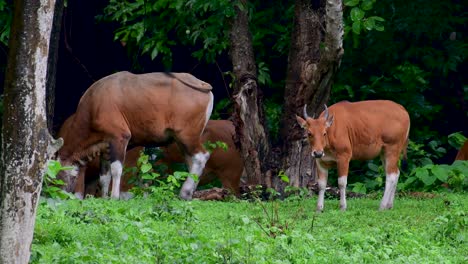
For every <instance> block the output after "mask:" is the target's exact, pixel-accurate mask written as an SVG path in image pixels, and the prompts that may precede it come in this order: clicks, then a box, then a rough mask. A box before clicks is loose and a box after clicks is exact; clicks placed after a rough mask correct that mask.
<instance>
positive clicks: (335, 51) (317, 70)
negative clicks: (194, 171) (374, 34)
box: [276, 0, 343, 189]
mask: <svg viewBox="0 0 468 264" xmlns="http://www.w3.org/2000/svg"><path fill="white" fill-rule="evenodd" d="M342 38H343V12H342V3H341V1H339V0H327V1H325V0H317V1H305V0H297V1H296V6H295V18H294V29H293V32H292V37H291V47H290V52H289V60H288V72H287V77H286V78H287V80H286V87H285V99H286V102H285V106H284V109H285V110H284V115H283V117H282V130H281V132H280V133H281V136H282V138H283V139H284V145H283V153H284V156H283V168H284V169H285V173H286V175H288V176H289V179H290V184H291V185H292V186H295V187H305V186H306V185H307V184H308V182H309V181H310V180H312V181H314V180H315V163H314V162H313V160H312V158H311V155H310V147H309V145H308V143H307V142H306V140H305V135H304V131H303V130H302V129H301V128H300V127H299V125H298V124H297V122H296V118H295V115H300V116H302V115H303V106H304V104H308V109H309V113H310V115H312V114H313V113H316V114H319V113H320V112H321V111H322V110H323V105H324V104H325V103H326V102H327V101H328V97H329V95H330V89H331V85H332V82H333V77H334V75H335V73H336V71H337V70H338V67H339V65H340V62H341V57H342V55H343V44H342ZM276 187H277V189H281V188H278V183H276Z"/></svg>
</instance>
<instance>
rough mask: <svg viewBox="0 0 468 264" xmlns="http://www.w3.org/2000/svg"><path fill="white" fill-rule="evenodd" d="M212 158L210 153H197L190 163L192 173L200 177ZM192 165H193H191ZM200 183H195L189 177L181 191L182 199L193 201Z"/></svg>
mask: <svg viewBox="0 0 468 264" xmlns="http://www.w3.org/2000/svg"><path fill="white" fill-rule="evenodd" d="M209 158H210V153H209V152H205V153H202V152H199V153H196V154H195V155H193V156H192V161H191V162H189V166H190V173H192V174H196V175H197V176H198V177H200V175H201V174H202V172H203V169H204V168H205V164H206V162H207V161H208V159H209ZM190 163H191V164H190ZM197 184H198V181H195V180H194V179H193V178H192V177H188V178H187V179H186V180H185V182H184V185H182V189H181V190H180V194H179V195H180V198H182V199H184V200H191V199H192V195H193V192H194V191H195V189H196V188H197Z"/></svg>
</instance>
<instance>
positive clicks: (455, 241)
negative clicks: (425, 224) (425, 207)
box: [434, 207, 468, 246]
mask: <svg viewBox="0 0 468 264" xmlns="http://www.w3.org/2000/svg"><path fill="white" fill-rule="evenodd" d="M434 223H435V224H436V226H437V231H436V236H435V239H436V240H437V241H439V243H441V244H445V243H449V244H451V245H454V246H458V245H463V244H464V243H466V242H467V241H466V235H467V232H466V228H467V227H468V215H467V213H466V211H463V209H462V208H460V207H455V208H454V209H453V210H452V211H450V212H447V213H445V214H443V215H441V216H439V217H437V218H436V219H435V220H434Z"/></svg>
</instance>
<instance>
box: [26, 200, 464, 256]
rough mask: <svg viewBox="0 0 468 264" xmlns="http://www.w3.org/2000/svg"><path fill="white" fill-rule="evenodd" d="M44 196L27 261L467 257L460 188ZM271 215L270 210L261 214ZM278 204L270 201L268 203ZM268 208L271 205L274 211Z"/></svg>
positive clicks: (462, 201)
mask: <svg viewBox="0 0 468 264" xmlns="http://www.w3.org/2000/svg"><path fill="white" fill-rule="evenodd" d="M379 202H380V200H378V199H370V198H362V199H349V200H348V211H346V212H341V211H339V209H338V208H339V204H338V201H337V200H326V201H325V211H324V213H322V214H315V212H314V210H315V205H316V199H306V200H300V201H299V200H291V201H279V202H264V203H262V204H260V203H259V202H247V201H232V202H207V201H205V202H202V201H192V202H184V201H179V200H177V199H174V200H168V201H162V199H158V198H154V197H153V198H146V199H144V198H136V199H132V200H129V201H112V200H103V199H87V200H84V201H77V200H72V201H66V202H59V203H55V202H53V201H50V202H49V203H48V202H43V203H41V205H40V206H39V209H38V215H37V221H36V229H35V234H34V240H33V246H32V256H31V262H33V263H324V262H325V263H467V262H468V255H467V252H468V247H467V241H466V235H467V231H466V226H467V224H468V216H467V213H466V212H468V201H467V196H466V194H438V195H437V196H436V197H435V198H431V199H415V198H409V197H399V198H396V203H395V208H394V209H393V210H389V211H384V212H380V211H378V210H377V208H378V206H379ZM263 208H265V209H266V212H268V215H270V216H271V215H274V216H275V215H277V218H274V219H273V220H271V219H270V220H269V218H268V217H267V216H266V213H265V211H264V209H263ZM275 208H276V209H277V210H276V209H275ZM275 211H276V212H277V214H276V213H275Z"/></svg>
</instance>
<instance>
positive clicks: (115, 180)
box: [110, 160, 122, 199]
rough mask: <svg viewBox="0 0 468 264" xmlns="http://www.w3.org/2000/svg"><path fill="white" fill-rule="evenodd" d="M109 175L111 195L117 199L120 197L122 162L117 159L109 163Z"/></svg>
mask: <svg viewBox="0 0 468 264" xmlns="http://www.w3.org/2000/svg"><path fill="white" fill-rule="evenodd" d="M110 167H111V169H110V171H111V175H112V193H111V197H112V198H114V199H119V197H120V178H121V176H122V163H121V162H120V161H118V160H116V161H114V162H112V163H111V166H110Z"/></svg>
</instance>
